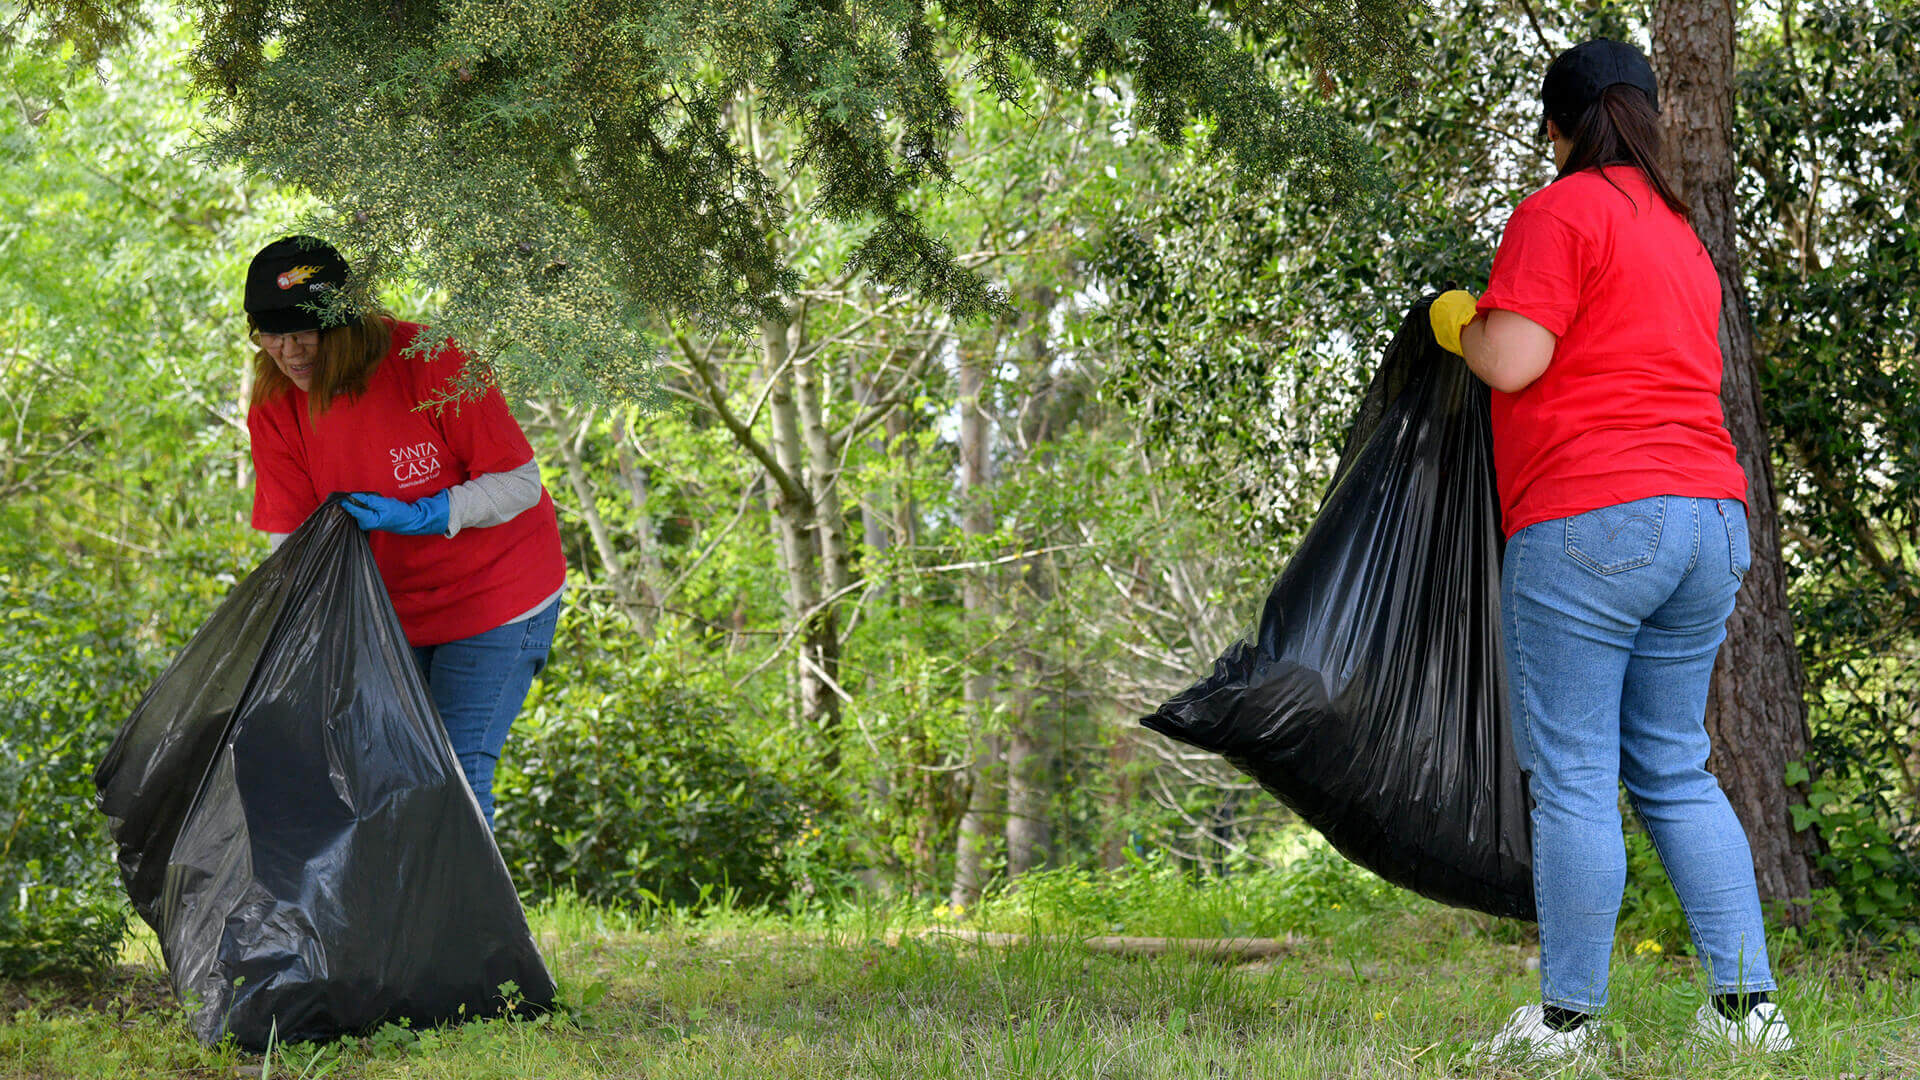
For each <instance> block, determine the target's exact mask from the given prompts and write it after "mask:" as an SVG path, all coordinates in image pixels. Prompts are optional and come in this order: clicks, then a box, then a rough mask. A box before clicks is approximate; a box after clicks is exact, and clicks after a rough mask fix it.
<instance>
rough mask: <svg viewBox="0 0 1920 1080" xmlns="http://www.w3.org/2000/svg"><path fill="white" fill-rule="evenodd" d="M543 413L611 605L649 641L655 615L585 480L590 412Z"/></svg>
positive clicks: (552, 410)
mask: <svg viewBox="0 0 1920 1080" xmlns="http://www.w3.org/2000/svg"><path fill="white" fill-rule="evenodd" d="M543 411H545V412H546V413H547V415H548V417H549V418H550V419H551V423H552V426H553V432H554V434H555V436H557V438H556V439H555V440H554V441H555V443H556V444H558V448H559V451H560V462H561V464H562V465H564V466H565V467H566V472H567V487H568V488H570V489H571V490H572V491H573V498H574V502H576V503H577V504H579V507H580V519H581V520H582V521H584V522H586V523H587V535H588V536H589V537H591V538H592V540H593V553H594V554H595V555H596V556H598V557H599V559H600V566H601V571H602V573H601V576H602V577H603V578H604V579H605V581H606V583H607V585H608V587H609V588H611V589H612V590H613V601H614V604H615V605H616V606H617V607H619V609H620V613H621V614H623V615H625V616H626V617H627V622H628V624H630V625H631V626H632V627H633V630H634V632H635V633H637V634H639V635H640V636H641V637H643V638H651V637H653V620H654V616H655V615H656V614H657V612H655V611H654V610H653V609H651V608H649V607H647V605H646V604H645V603H644V602H643V601H642V599H641V597H640V595H639V594H638V593H637V592H636V591H635V590H634V588H633V581H632V579H631V576H630V575H629V574H628V573H627V568H626V566H625V565H624V563H623V562H622V560H621V558H620V552H619V550H618V549H617V548H615V547H614V544H613V531H612V530H611V529H609V528H608V527H607V523H606V519H604V518H602V517H601V516H600V507H599V506H598V505H597V504H596V503H595V501H594V490H593V481H592V480H591V479H590V478H589V477H588V476H587V466H586V461H585V459H584V457H583V453H582V447H583V445H584V444H585V442H586V440H587V438H588V436H589V435H590V434H591V433H592V429H593V412H592V410H588V411H587V412H586V413H585V414H584V415H582V416H577V417H576V416H575V415H574V414H573V413H572V412H571V411H570V410H567V409H564V408H561V407H560V406H558V405H551V404H549V405H545V406H543Z"/></svg>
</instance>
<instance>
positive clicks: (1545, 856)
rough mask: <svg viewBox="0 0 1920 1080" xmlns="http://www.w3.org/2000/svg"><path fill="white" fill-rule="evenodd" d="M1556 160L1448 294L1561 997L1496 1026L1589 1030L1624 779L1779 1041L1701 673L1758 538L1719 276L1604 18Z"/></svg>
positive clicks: (1723, 1022)
mask: <svg viewBox="0 0 1920 1080" xmlns="http://www.w3.org/2000/svg"><path fill="white" fill-rule="evenodd" d="M1541 98H1542V102H1543V104H1544V106H1545V109H1544V111H1545V118H1544V121H1543V123H1542V130H1543V133H1544V134H1545V135H1546V136H1547V137H1548V138H1549V139H1550V140H1551V141H1552V144H1553V160H1554V165H1555V167H1556V169H1557V170H1558V173H1559V175H1558V177H1557V178H1556V179H1555V180H1554V182H1553V183H1551V184H1549V185H1548V186H1547V187H1546V188H1544V189H1542V190H1540V191H1538V192H1536V193H1534V194H1533V195H1531V196H1529V197H1528V198H1527V199H1526V200H1525V201H1523V202H1522V203H1521V204H1520V206H1519V208H1518V209H1516V210H1515V211H1514V213H1513V216H1512V218H1511V219H1509V221H1508V222H1507V227H1506V231H1505V233H1504V234H1503V235H1502V237H1501V240H1500V247H1499V251H1498V253H1497V254H1496V255H1495V256H1494V262H1493V271H1492V274H1491V276H1490V280H1489V281H1488V284H1487V291H1486V294H1485V295H1484V296H1482V297H1480V298H1479V300H1478V301H1477V302H1476V301H1475V300H1474V298H1473V297H1472V296H1471V295H1469V294H1467V293H1465V292H1460V291H1454V292H1449V293H1445V294H1442V295H1441V296H1440V297H1439V298H1438V299H1436V300H1435V301H1434V304H1433V307H1432V311H1431V317H1432V320H1433V329H1434V335H1435V337H1436V338H1438V339H1439V341H1440V343H1441V344H1442V345H1443V346H1444V347H1446V348H1448V349H1450V350H1452V351H1453V352H1456V353H1459V354H1461V355H1462V356H1463V357H1464V358H1465V359H1466V362H1467V365H1468V366H1469V367H1470V368H1472V369H1473V371H1474V373H1475V374H1477V375H1478V376H1480V378H1481V379H1482V380H1484V381H1485V382H1486V383H1487V384H1488V385H1489V386H1491V387H1492V388H1493V446H1494V463H1495V468H1496V471H1497V473H1498V479H1499V491H1500V502H1501V513H1502V518H1503V522H1502V524H1503V529H1504V531H1505V533H1506V534H1507V538H1508V539H1507V549H1506V559H1505V569H1504V573H1503V580H1502V583H1501V619H1502V623H1503V626H1502V630H1503V636H1504V639H1505V644H1506V654H1507V669H1508V677H1509V684H1510V690H1509V693H1510V701H1511V706H1512V716H1513V727H1514V738H1515V741H1516V742H1517V743H1518V752H1519V757H1520V761H1521V763H1522V767H1523V768H1524V769H1526V770H1527V772H1528V774H1529V777H1530V780H1531V787H1532V795H1533V801H1534V809H1533V866H1534V891H1535V894H1536V897H1537V900H1538V906H1539V913H1540V992H1541V999H1542V1004H1540V1005H1529V1006H1525V1007H1523V1008H1520V1009H1518V1010H1516V1011H1515V1012H1514V1013H1513V1015H1512V1016H1511V1017H1510V1018H1509V1019H1508V1021H1507V1023H1506V1025H1505V1027H1503V1028H1502V1029H1501V1030H1500V1031H1499V1033H1498V1034H1496V1035H1495V1036H1494V1038H1493V1040H1492V1041H1491V1042H1490V1043H1488V1044H1487V1045H1486V1046H1485V1047H1484V1049H1485V1050H1486V1051H1488V1052H1491V1053H1494V1054H1500V1055H1510V1056H1528V1057H1535V1058H1540V1059H1568V1058H1578V1057H1581V1056H1583V1055H1587V1054H1590V1053H1592V1052H1593V1051H1594V1049H1595V1045H1594V1044H1595V1039H1594V1034H1593V1031H1592V1030H1591V1028H1590V1027H1588V1026H1586V1021H1587V1019H1588V1018H1589V1017H1590V1016H1591V1015H1592V1014H1593V1013H1595V1012H1596V1011H1598V1010H1599V1009H1601V1008H1602V1007H1604V1006H1605V1005H1606V1003H1607V975H1608V962H1609V959H1610V956H1611V953H1612V951H1613V943H1614V922H1615V918H1616V916H1617V915H1618V913H1619V908H1620V897H1621V891H1622V889H1623V888H1624V886H1625V883H1626V849H1625V844H1624V842H1623V840H1622V836H1621V821H1620V812H1619V784H1620V782H1621V781H1623V780H1624V781H1625V782H1626V786H1627V793H1628V796H1629V798H1630V799H1631V801H1632V803H1633V806H1634V809H1635V810H1636V811H1637V812H1638V813H1639V815H1640V817H1641V819H1642V820H1643V821H1644V822H1645V823H1646V827H1647V832H1648V833H1649V835H1651V836H1652V838H1653V843H1654V847H1655V848H1656V850H1658V852H1659V854H1660V859H1661V862H1662V864H1663V865H1664V866H1665V867H1666V870H1667V874H1668V876H1669V877H1671V878H1672V880H1673V885H1674V889H1675V891H1676V892H1677V893H1678V894H1679V897H1680V902H1681V905H1682V907H1684V908H1685V910H1686V915H1687V925H1688V928H1689V930H1690V931H1691V933H1692V936H1693V941H1694V945H1695V947H1696V949H1697V951H1698V953H1699V956H1700V959H1701V962H1702V964H1703V965H1704V966H1705V968H1706V971H1707V976H1708V979H1709V980H1710V982H1711V984H1712V993H1713V995H1714V996H1713V1000H1712V1001H1711V1002H1709V1003H1708V1004H1706V1005H1703V1006H1702V1007H1701V1009H1700V1011H1699V1013H1698V1014H1697V1015H1696V1016H1695V1018H1694V1034H1695V1036H1696V1037H1698V1038H1702V1039H1706V1040H1708V1041H1711V1042H1718V1043H1723V1044H1729V1043H1730V1044H1735V1045H1745V1046H1758V1047H1762V1048H1765V1049H1767V1050H1784V1049H1788V1048H1790V1047H1791V1046H1792V1044H1793V1041H1792V1038H1791V1036H1790V1035H1789V1034H1788V1031H1787V1025H1786V1021H1785V1019H1784V1018H1783V1017H1781V1015H1780V1014H1779V1012H1778V1011H1777V1010H1776V1008H1775V1006H1774V1005H1773V1004H1772V1003H1771V1002H1770V1001H1769V1000H1768V997H1769V992H1770V991H1772V990H1774V989H1775V986H1776V984H1775V982H1774V979H1773V974H1772V972H1771V970H1770V969H1769V966H1768V960H1767V943H1766V932H1765V928H1764V926H1763V924H1762V920H1761V913H1760V900H1759V893H1758V891H1757V889H1756V888H1755V885H1754V875H1753V860H1752V856H1751V854H1750V852H1749V850H1748V847H1747V839H1746V834H1745V832H1744V831H1743V830H1742V828H1741V825H1740V822H1739V820H1738V819H1737V818H1736V817H1735V816H1734V813H1733V809H1732V807H1731V806H1730V805H1729V804H1728V802H1727V799H1726V796H1725V795H1724V794H1722V793H1721V791H1720V786H1719V784H1718V782H1717V781H1715V779H1714V777H1713V775H1712V774H1711V773H1709V772H1708V771H1707V768H1706V762H1707V755H1708V752H1709V750H1710V749H1711V745H1710V743H1709V741H1708V737H1707V733H1706V727H1705V721H1704V717H1705V713H1706V701H1707V688H1708V683H1709V681H1710V679H1711V677H1712V673H1713V661H1714V656H1715V654H1716V653H1717V652H1718V651H1719V649H1720V643H1721V642H1722V641H1723V640H1724V639H1725V637H1726V621H1727V617H1728V616H1729V615H1730V614H1731V613H1732V611H1733V603H1734V596H1735V594H1736V593H1737V592H1738V591H1739V588H1740V582H1741V578H1742V576H1743V575H1744V574H1745V573H1746V571H1747V568H1748V565H1749V562H1750V556H1749V554H1748V548H1747V518H1746V508H1745V504H1744V500H1745V497H1746V490H1747V479H1746V476H1745V474H1744V473H1743V472H1742V471H1741V468H1740V464H1739V462H1738V460H1737V459H1736V458H1735V456H1734V448H1733V441H1732V439H1731V438H1729V437H1728V435H1727V431H1726V427H1725V424H1724V422H1723V415H1722V412H1721V407H1720V377H1721V355H1720V344H1719V324H1720V280H1719V277H1718V275H1717V274H1716V273H1715V271H1714V267H1713V262H1712V260H1711V259H1710V258H1709V257H1708V255H1707V252H1706V250H1705V248H1704V247H1702V245H1701V243H1700V240H1699V238H1698V237H1697V236H1696V235H1695V234H1694V232H1693V229H1692V227H1691V225H1689V224H1688V209H1687V206H1686V204H1685V203H1683V202H1682V201H1681V200H1680V199H1679V197H1678V196H1677V195H1676V194H1675V193H1674V191H1673V188H1672V187H1671V185H1669V184H1668V182H1667V180H1666V178H1665V177H1664V176H1663V175H1662V173H1661V169H1660V123H1659V113H1658V91H1657V87H1656V84H1655V82H1654V76H1653V69H1652V67H1651V66H1650V65H1649V64H1648V63H1647V60H1646V58H1645V57H1644V56H1642V55H1641V54H1640V52H1639V51H1638V50H1636V49H1634V48H1633V47H1632V46H1630V45H1623V44H1620V43H1618V42H1612V41H1589V42H1587V43H1585V44H1582V45H1579V46H1576V47H1574V48H1572V49H1569V50H1567V51H1566V52H1564V53H1562V54H1561V55H1560V56H1559V57H1557V58H1556V59H1555V60H1554V61H1553V63H1552V65H1551V66H1550V67H1549V68H1548V69H1547V75H1546V79H1545V82H1544V84H1543V86H1542V89H1541Z"/></svg>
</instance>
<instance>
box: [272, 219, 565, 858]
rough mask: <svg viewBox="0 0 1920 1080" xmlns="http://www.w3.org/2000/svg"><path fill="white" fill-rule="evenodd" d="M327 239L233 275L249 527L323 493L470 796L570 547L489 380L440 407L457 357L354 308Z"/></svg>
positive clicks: (407, 327) (496, 753) (520, 683)
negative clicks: (408, 657)
mask: <svg viewBox="0 0 1920 1080" xmlns="http://www.w3.org/2000/svg"><path fill="white" fill-rule="evenodd" d="M347 275H348V269H347V264H346V262H345V261H344V260H343V259H341V257H340V255H339V253H338V252H336V251H334V250H333V248H331V247H329V246H327V245H326V244H325V243H323V242H322V241H319V240H315V239H313V238H312V237H300V236H295V237H288V238H286V239H284V240H280V241H277V242H275V243H273V244H269V245H268V246H267V247H266V248H264V249H262V250H261V252H260V253H259V254H258V255H256V256H255V257H254V260H253V264H252V266H251V267H249V268H248V271H247V286H246V310H247V322H248V325H249V328H250V329H251V331H252V338H253V341H254V343H255V344H256V345H258V346H259V348H260V351H259V353H258V354H257V355H256V356H255V357H254V386H253V403H252V408H251V409H250V410H249V411H248V413H247V430H248V433H249V435H250V436H251V442H252V449H253V466H254V477H255V479H254V493H253V526H254V528H256V529H262V530H264V531H266V532H267V534H268V535H269V537H270V539H271V541H272V543H273V544H274V545H275V546H276V547H277V546H278V545H279V543H280V541H281V540H283V539H285V537H286V534H288V533H290V532H292V531H293V530H294V529H295V528H298V527H299V525H300V523H301V522H302V521H305V520H306V518H307V515H309V514H311V513H313V511H314V510H315V509H317V508H318V507H319V506H320V505H321V503H322V502H323V501H324V500H325V499H326V497H327V496H328V495H329V494H330V493H332V492H335V491H348V492H355V493H356V494H354V495H353V496H352V497H351V498H349V499H348V500H347V501H346V502H344V503H342V504H341V505H342V507H343V508H344V509H345V510H346V511H347V513H349V514H351V515H352V516H353V517H354V519H355V520H356V521H358V522H359V523H360V527H361V528H362V529H365V530H368V532H369V534H370V535H369V536H368V538H367V539H368V542H369V544H370V546H371V547H372V549H373V557H374V561H375V562H376V563H377V564H378V565H379V567H380V576H381V579H382V580H383V581H384V582H385V584H386V586H387V594H388V595H389V596H390V597H391V598H392V600H393V606H394V610H395V612H396V613H397V614H398V615H399V616H400V625H401V627H402V629H404V630H405V631H406V635H407V642H408V644H410V645H412V646H413V653H414V659H415V661H416V662H417V663H418V664H419V667H420V671H421V674H422V675H424V676H425V678H426V680H427V687H428V689H429V690H430V691H431V692H432V694H433V701H434V705H435V706H436V707H437V708H438V710H439V713H440V719H441V722H442V723H443V724H444V725H445V726H446V729H447V736H448V738H449V740H450V741H451V742H452V744H453V749H454V753H455V754H456V755H457V756H458V757H459V759H460V765H461V768H462V769H463V770H464V771H465V772H466V776H467V783H468V784H469V785H470V786H471V787H472V788H473V794H474V797H475V799H477V800H478V802H479V804H480V809H481V810H482V812H483V813H484V814H485V815H486V819H487V824H488V825H489V826H491V825H492V824H493V772H494V766H495V764H496V763H498V761H499V759H500V751H501V748H502V747H503V746H505V745H506V740H507V731H508V729H509V727H510V726H511V725H512V723H513V720H514V717H515V716H517V715H518V714H519V712H520V706H521V705H522V704H523V703H524V702H525V701H526V697H527V691H528V689H529V688H530V687H531V686H532V684H533V679H534V677H535V676H536V675H538V674H539V673H540V671H541V669H542V668H543V667H545V665H546V661H547V652H548V650H549V648H550V647H551V645H552V643H553V630H554V623H555V621H556V619H557V618H558V616H559V612H560V591H561V586H562V585H563V584H564V582H565V579H566V560H565V558H564V556H563V555H562V554H561V550H560V530H559V524H558V520H557V518H556V517H555V514H554V509H553V500H552V499H551V498H550V497H549V496H548V495H547V493H546V489H545V488H544V487H542V486H541V483H540V467H539V465H538V464H536V463H535V462H534V459H533V448H532V447H531V446H530V445H529V444H528V443H527V438H526V435H525V434H524V433H523V432H522V431H521V430H520V425H519V423H518V422H517V421H515V420H514V418H513V415H512V413H510V412H509V411H508V410H507V405H506V401H505V399H504V398H502V397H501V395H500V392H499V391H498V390H489V391H488V392H487V393H486V394H485V395H484V396H483V397H481V398H480V399H479V400H477V401H457V402H451V403H447V404H445V405H444V407H424V408H423V407H422V406H423V405H428V404H429V403H435V402H447V400H448V398H449V397H450V396H452V395H451V391H452V383H453V381H454V379H455V378H456V377H457V376H458V375H459V373H460V371H461V369H462V368H463V367H464V366H465V364H466V357H465V356H463V355H462V354H461V353H460V351H459V349H457V348H455V347H454V345H453V343H452V342H443V343H441V344H439V345H437V346H432V347H428V348H424V349H423V348H418V347H416V346H415V342H416V341H417V339H418V338H419V335H420V333H421V332H422V328H421V327H420V326H418V325H416V324H413V323H406V322H400V321H398V320H396V319H394V318H393V317H392V316H389V315H387V314H386V313H385V312H381V311H362V310H356V309H355V308H354V306H353V304H352V302H351V299H350V297H349V294H348V291H347V288H346V286H347Z"/></svg>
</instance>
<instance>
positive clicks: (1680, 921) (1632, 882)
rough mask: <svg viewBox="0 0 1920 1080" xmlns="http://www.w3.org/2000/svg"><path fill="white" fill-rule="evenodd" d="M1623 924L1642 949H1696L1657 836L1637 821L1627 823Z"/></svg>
mask: <svg viewBox="0 0 1920 1080" xmlns="http://www.w3.org/2000/svg"><path fill="white" fill-rule="evenodd" d="M1619 927H1620V931H1619V932H1620V935H1621V936H1622V937H1623V938H1625V939H1626V941H1627V943H1628V944H1629V945H1630V947H1632V948H1635V949H1637V950H1639V951H1641V952H1653V953H1655V954H1656V955H1657V954H1659V953H1666V954H1670V955H1678V954H1680V953H1683V952H1684V953H1691V952H1692V951H1693V939H1692V938H1690V937H1689V936H1688V933H1689V931H1688V929H1687V915H1686V912H1685V911H1684V910H1682V909H1681V907H1680V897H1679V895H1678V894H1676V893H1675V892H1674V891H1673V881H1672V879H1670V878H1668V877H1667V868H1666V867H1665V866H1664V865H1662V864H1661V862H1660V853H1659V852H1658V851H1657V850H1655V849H1654V846H1653V837H1651V836H1649V835H1647V831H1646V830H1645V829H1643V828H1641V827H1640V826H1639V823H1638V822H1637V821H1636V822H1635V823H1633V824H1631V825H1629V826H1628V827H1627V886H1626V890H1625V892H1624V894H1623V895H1622V896H1621V899H1620V919H1619Z"/></svg>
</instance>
